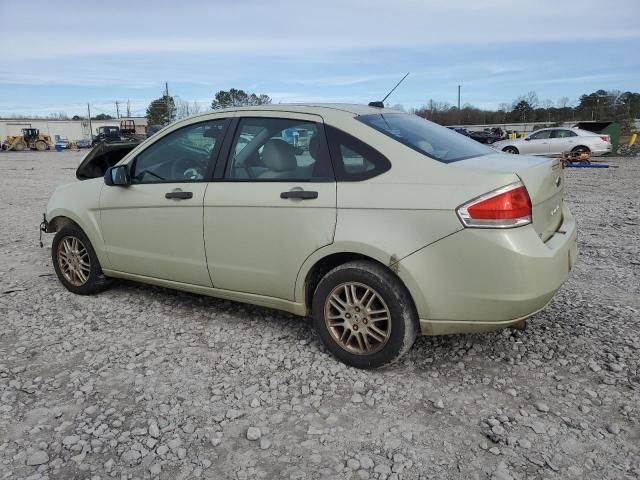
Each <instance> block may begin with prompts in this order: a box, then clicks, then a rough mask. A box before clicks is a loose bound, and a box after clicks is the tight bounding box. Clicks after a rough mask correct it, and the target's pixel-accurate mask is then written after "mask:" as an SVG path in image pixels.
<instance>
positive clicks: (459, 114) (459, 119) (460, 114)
mask: <svg viewBox="0 0 640 480" xmlns="http://www.w3.org/2000/svg"><path fill="white" fill-rule="evenodd" d="M461 87H462V85H458V123H461V122H462V112H460V88H461Z"/></svg>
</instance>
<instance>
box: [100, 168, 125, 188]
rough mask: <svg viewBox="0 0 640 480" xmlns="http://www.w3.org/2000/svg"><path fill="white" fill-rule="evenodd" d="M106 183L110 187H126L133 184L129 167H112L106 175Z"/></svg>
mask: <svg viewBox="0 0 640 480" xmlns="http://www.w3.org/2000/svg"><path fill="white" fill-rule="evenodd" d="M104 183H105V184H107V185H109V186H120V187H126V186H127V185H130V184H131V177H130V176H129V167H128V166H127V165H116V166H115V167H110V168H109V169H107V172H106V173H105V174H104Z"/></svg>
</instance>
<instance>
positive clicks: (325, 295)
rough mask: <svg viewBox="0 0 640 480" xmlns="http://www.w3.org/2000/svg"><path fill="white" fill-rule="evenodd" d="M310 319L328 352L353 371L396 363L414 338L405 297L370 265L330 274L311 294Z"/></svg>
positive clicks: (388, 275) (390, 277) (392, 279)
mask: <svg viewBox="0 0 640 480" xmlns="http://www.w3.org/2000/svg"><path fill="white" fill-rule="evenodd" d="M312 314H313V324H314V328H315V330H316V332H317V333H318V335H319V336H320V339H321V340H322V342H323V343H324V345H325V346H326V348H327V349H328V350H329V351H330V352H331V353H332V354H333V355H334V356H335V357H336V358H338V359H339V360H341V361H342V362H344V363H346V364H347V365H350V366H353V367H356V368H363V369H371V368H378V367H382V366H385V365H389V364H391V363H394V362H395V361H397V360H398V359H399V358H400V357H402V356H403V355H404V354H405V353H407V352H408V351H409V349H410V348H411V346H412V345H413V343H414V342H415V339H416V337H417V335H418V325H419V322H418V315H417V313H416V310H415V306H414V304H413V300H412V299H411V296H410V295H409V292H408V291H407V289H406V288H405V287H404V285H402V283H401V282H400V280H399V279H398V278H397V277H396V276H395V275H394V274H393V272H391V271H390V270H389V269H388V268H386V267H384V266H383V265H380V264H378V263H375V262H373V261H366V260H357V261H353V262H348V263H345V264H343V265H339V266H338V267H336V268H334V269H333V270H331V271H329V272H328V273H327V274H326V275H325V276H324V277H323V278H322V280H320V282H319V283H318V286H317V287H316V289H315V292H314V294H313V301H312ZM385 317H386V320H385Z"/></svg>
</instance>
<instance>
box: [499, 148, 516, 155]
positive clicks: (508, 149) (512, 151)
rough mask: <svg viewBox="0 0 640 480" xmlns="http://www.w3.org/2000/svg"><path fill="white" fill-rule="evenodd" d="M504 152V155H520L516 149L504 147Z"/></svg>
mask: <svg viewBox="0 0 640 480" xmlns="http://www.w3.org/2000/svg"><path fill="white" fill-rule="evenodd" d="M502 151H503V152H504V153H511V154H513V155H517V154H518V153H519V152H518V149H517V148H516V147H504V148H503V149H502Z"/></svg>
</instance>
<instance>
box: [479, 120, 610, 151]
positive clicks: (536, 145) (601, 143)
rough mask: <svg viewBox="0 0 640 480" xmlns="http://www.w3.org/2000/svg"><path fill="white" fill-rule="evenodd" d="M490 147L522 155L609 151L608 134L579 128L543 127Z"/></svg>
mask: <svg viewBox="0 0 640 480" xmlns="http://www.w3.org/2000/svg"><path fill="white" fill-rule="evenodd" d="M491 147H492V148H494V149H496V150H498V151H502V152H505V153H514V154H518V153H519V154H522V155H548V156H555V155H560V154H561V153H562V152H591V154H592V155H594V156H599V155H605V154H607V153H610V152H611V139H610V138H609V135H600V134H597V133H593V132H589V131H587V130H581V129H579V128H562V127H559V128H543V129H542V130H537V131H535V132H533V133H532V134H530V135H529V136H527V137H525V138H517V139H513V140H511V139H508V140H502V141H500V142H495V143H494V144H493V145H491Z"/></svg>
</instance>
